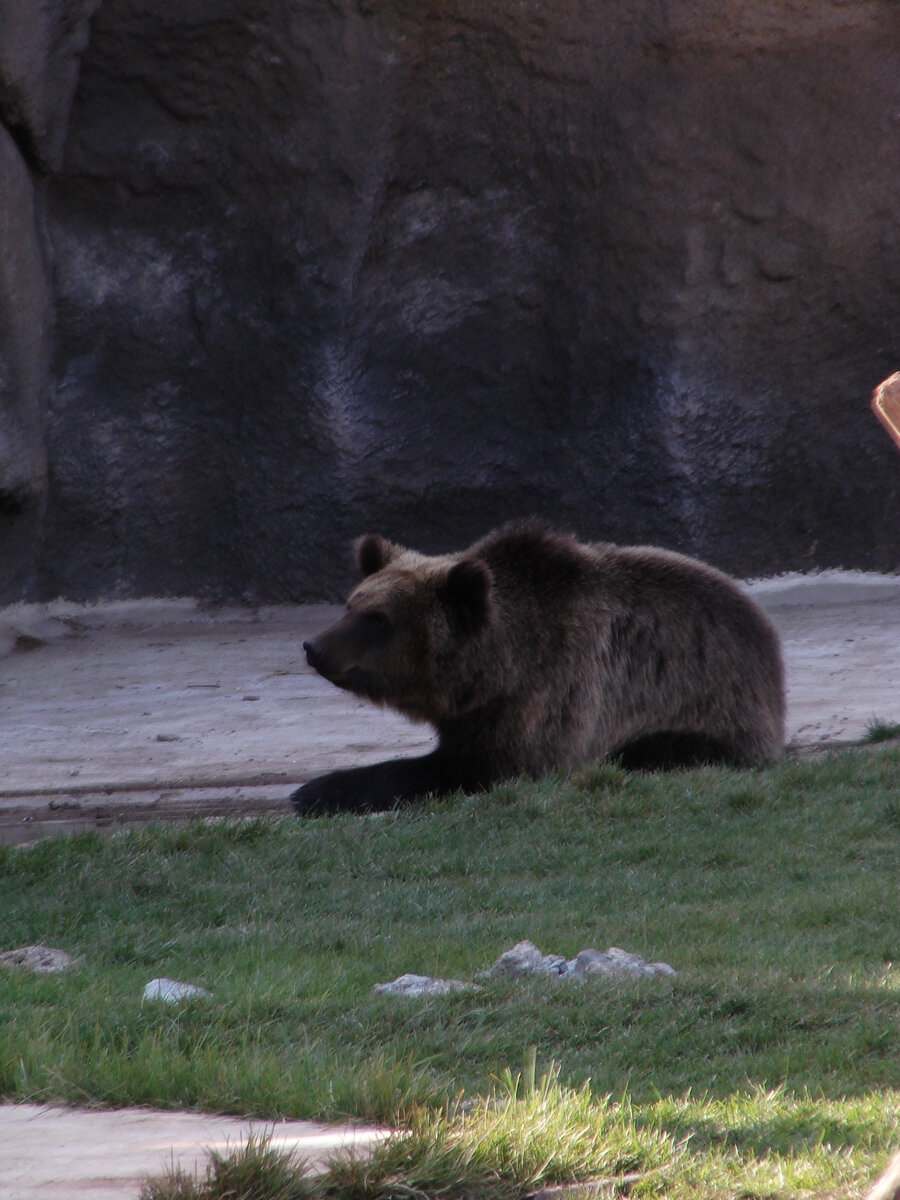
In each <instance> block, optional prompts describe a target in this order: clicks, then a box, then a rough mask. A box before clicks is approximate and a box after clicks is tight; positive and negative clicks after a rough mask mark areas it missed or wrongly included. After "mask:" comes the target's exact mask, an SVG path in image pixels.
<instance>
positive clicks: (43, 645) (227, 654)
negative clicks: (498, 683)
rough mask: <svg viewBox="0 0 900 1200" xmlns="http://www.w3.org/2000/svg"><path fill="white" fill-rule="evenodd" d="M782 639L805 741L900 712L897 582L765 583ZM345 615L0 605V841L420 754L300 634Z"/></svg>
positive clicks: (262, 800) (199, 808) (792, 726)
mask: <svg viewBox="0 0 900 1200" xmlns="http://www.w3.org/2000/svg"><path fill="white" fill-rule="evenodd" d="M750 589H751V591H752V592H753V594H755V595H756V597H757V598H758V599H759V600H760V602H761V603H762V604H763V605H764V606H765V607H766V608H767V609H768V610H769V612H770V613H771V615H772V617H773V619H774V620H775V623H776V624H777V626H778V628H779V630H780V632H781V636H782V640H783V645H784V654H785V661H786V666H787V679H788V738H789V742H790V744H791V746H792V747H795V748H796V747H811V746H817V745H826V744H838V743H842V742H848V743H849V742H853V741H855V740H857V739H859V738H860V737H862V736H863V735H864V733H865V730H866V726H867V724H868V723H869V722H870V721H872V720H874V719H879V720H882V721H900V576H872V575H865V574H858V573H847V572H826V573H823V574H821V575H816V576H811V577H790V576H787V577H783V578H781V579H776V580H767V581H762V582H758V583H755V584H752V585H750ZM338 611H339V610H338V609H336V608H334V607H329V606H325V605H303V606H299V607H295V608H287V607H285V608H271V609H262V610H258V611H251V610H245V609H219V610H215V611H208V610H204V609H203V608H201V607H200V606H198V605H197V604H196V603H194V602H193V601H186V600H185V601H138V602H126V603H119V604H98V605H90V606H84V605H73V604H67V603H64V602H59V603H56V604H52V605H46V606H19V607H16V608H10V609H6V610H5V611H2V612H0V653H2V655H3V656H2V658H0V714H2V722H0V754H2V761H3V767H4V772H3V778H2V781H0V841H5V842H14V843H21V842H28V841H33V840H35V839H36V838H38V837H41V836H44V835H46V834H48V833H62V832H69V831H72V830H74V829H79V828H108V827H115V826H116V825H119V824H121V823H129V822H136V821H141V820H149V819H178V818H182V817H188V816H198V815H199V816H214V815H226V814H235V815H239V814H244V813H250V812H280V811H284V812H286V811H288V804H287V798H288V796H289V794H290V792H291V790H292V789H293V788H295V787H296V786H297V785H298V784H300V783H302V782H303V781H304V780H307V779H309V778H311V777H312V776H314V775H316V774H319V773H321V772H323V771H327V770H330V769H332V768H334V767H338V766H348V765H353V764H356V763H363V762H367V761H374V760H376V759H378V758H381V757H384V756H387V755H391V754H402V753H410V754H415V753H422V752H424V751H426V750H427V749H428V748H429V747H430V746H431V745H432V744H433V739H432V735H431V732H430V730H429V729H428V728H426V727H424V726H415V725H412V724H410V723H409V722H407V721H406V720H404V719H403V718H402V717H398V716H396V715H394V714H391V713H388V712H386V711H383V710H380V709H377V708H375V707H373V706H371V705H369V704H366V703H364V702H362V701H359V700H357V699H355V698H354V697H352V696H349V695H348V694H346V693H344V692H341V691H339V690H338V689H337V688H334V687H332V686H330V685H329V684H327V683H326V682H325V681H324V680H322V679H320V678H319V677H318V676H317V675H316V674H315V673H314V672H313V671H312V670H311V669H310V668H309V667H308V666H307V665H306V662H305V659H304V656H303V651H302V648H301V643H302V640H303V638H304V637H307V636H309V635H310V634H311V633H314V632H315V631H317V630H318V629H320V628H322V627H323V626H324V625H326V624H328V623H329V622H330V621H332V620H333V619H334V618H335V616H336V614H337V612H338Z"/></svg>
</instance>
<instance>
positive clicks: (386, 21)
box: [0, 0, 900, 601]
mask: <svg viewBox="0 0 900 1200" xmlns="http://www.w3.org/2000/svg"><path fill="white" fill-rule="evenodd" d="M0 118H2V123H3V127H4V128H3V129H0V171H2V174H0V188H2V193H3V206H4V215H3V218H2V221H3V223H2V224H0V243H2V245H0V250H2V249H3V246H10V245H15V246H16V247H17V254H18V255H19V261H20V263H21V262H25V261H26V260H27V263H26V265H25V266H22V265H19V266H16V267H14V268H13V267H11V266H10V263H11V261H12V260H11V258H9V256H8V255H6V254H5V255H4V266H3V268H2V269H0V422H2V424H0V492H2V494H3V495H9V496H12V497H18V499H14V500H13V501H11V502H8V503H6V504H5V505H3V506H0V549H4V548H5V549H4V556H5V558H6V560H7V561H8V562H9V564H10V569H9V573H8V575H7V578H6V579H5V580H4V581H3V595H2V596H0V599H5V600H11V599H18V598H27V599H41V598H48V597H52V596H56V595H65V596H67V597H70V598H72V599H91V598H94V597H97V596H133V595H143V594H170V595H171V594H195V595H201V596H210V597H214V598H227V599H248V600H267V601H279V600H296V599H304V598H321V597H329V598H330V597H335V596H337V595H339V594H340V593H341V592H342V591H343V589H344V588H345V587H346V586H347V583H348V580H349V565H348V555H347V545H348V543H349V541H350V539H351V538H353V537H354V536H355V535H357V534H358V533H360V532H363V531H364V530H366V529H379V530H381V531H382V532H384V533H386V534H387V535H389V536H392V537H394V538H397V539H399V540H401V541H406V542H409V543H412V544H415V545H417V546H419V547H421V548H422V549H424V550H427V551H438V550H443V549H450V548H454V547H456V546H459V545H465V544H468V543H469V542H470V541H471V540H472V539H473V538H474V537H476V536H477V535H479V534H481V533H483V532H484V531H485V530H487V529H489V528H490V527H492V526H494V525H495V524H497V523H498V522H499V521H501V520H503V519H506V518H511V517H516V516H522V515H526V514H530V513H535V512H536V513H539V514H541V515H543V516H545V517H546V518H548V519H549V520H550V521H552V522H555V523H558V524H560V525H562V526H565V527H567V528H569V529H571V530H573V531H576V532H578V533H579V534H580V535H581V536H584V537H598V538H610V539H614V540H620V541H636V542H655V543H658V544H662V545H666V546H670V547H673V548H676V549H680V550H683V551H685V552H688V553H694V554H698V555H700V556H702V557H705V558H707V559H709V560H711V561H713V562H715V563H716V564H717V565H719V566H722V567H724V568H725V569H728V570H731V571H734V572H736V573H738V574H742V575H758V574H763V573H771V572H775V571H782V570H809V569H812V568H819V567H829V566H844V567H860V568H867V569H876V570H888V571H890V570H895V569H897V568H898V567H900V524H898V522H897V520H896V512H897V506H898V500H900V470H898V463H897V459H896V450H895V448H894V447H893V446H892V445H891V444H890V442H889V441H888V439H886V438H885V436H884V433H883V431H882V430H881V429H880V428H879V427H878V426H877V424H876V422H875V421H874V420H873V418H872V416H871V413H870V411H869V405H868V402H869V397H870V395H871V392H872V389H873V388H874V387H875V385H876V384H877V383H878V382H879V381H880V380H881V379H883V378H885V377H886V376H887V375H889V374H890V373H891V372H892V371H893V370H896V369H897V366H898V360H900V193H898V191H897V188H896V180H897V178H900V13H898V10H897V6H896V5H895V4H892V3H887V2H885V0H854V2H847V0H822V3H820V4H816V5H809V4H807V3H805V2H803V0H790V2H788V3H785V2H784V0H777V2H776V0H766V2H764V3H762V4H758V5H745V4H742V3H738V0H729V2H726V3H724V4H723V3H721V2H718V0H717V2H715V3H714V2H713V0H671V2H670V3H666V4H660V3H659V2H658V0H637V2H636V3H634V4H629V5H627V6H623V5H621V4H619V3H617V2H616V0H599V2H598V3H594V4H591V5H584V4H583V3H581V2H580V0H560V2H559V3H555V4H552V5H549V4H542V3H538V2H537V0H527V2H526V3H522V2H521V0H496V2H495V3H492V4H490V5H484V4H483V3H481V2H480V0H444V2H442V3H441V4H440V5H438V4H435V3H433V2H432V0H391V2H390V3H389V2H388V0H332V2H331V3H329V4H328V5H325V6H323V5H321V4H320V3H313V0H272V3H270V4H268V5H266V6H264V8H261V7H260V6H259V5H258V4H257V3H256V2H255V0H188V2H185V3H183V4H180V5H174V6H173V5H172V4H171V3H169V2H168V0H115V3H111V2H109V0H106V2H105V3H98V0H82V2H81V3H70V2H68V0H56V2H52V0H39V2H35V0H0ZM4 139H5V140H4ZM4 239H5V241H4ZM23 280H25V281H26V282H24V283H23ZM23 297H25V300H24V302H23ZM23 431H24V432H23ZM23 497H24V500H23Z"/></svg>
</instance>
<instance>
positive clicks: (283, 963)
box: [0, 748, 900, 1191]
mask: <svg viewBox="0 0 900 1200" xmlns="http://www.w3.org/2000/svg"><path fill="white" fill-rule="evenodd" d="M898 914H900V751H898V749H896V748H889V749H886V750H884V751H881V752H874V751H873V752H869V753H859V754H853V755H844V756H840V757H835V758H833V759H829V760H825V761H823V762H819V763H810V764H802V763H796V762H788V763H785V764H783V765H781V766H779V767H777V768H773V769H771V770H768V771H764V772H743V773H734V772H726V771H713V770H708V771H700V772H692V773H686V774H683V775H670V776H664V775H661V776H656V777H649V776H626V775H625V774H623V773H622V772H619V771H618V770H616V769H614V768H609V767H602V768H595V769H590V770H588V771H586V772H584V773H583V774H582V775H581V776H580V777H579V778H578V779H577V780H575V781H572V782H563V781H559V780H557V781H549V782H544V783H542V784H536V785H531V784H523V785H520V786H516V787H505V788H500V789H497V790H496V791H494V792H493V793H492V794H491V795H490V796H488V797H473V798H462V797H458V798H455V799H452V800H450V801H447V802H443V803H437V804H434V805H432V806H429V807H423V808H420V809H417V810H415V809H414V810H407V811H403V812H400V813H396V814H391V815H388V816H386V817H380V818H370V819H355V818H341V819H326V820H318V821H309V822H306V823H303V824H301V823H294V822H289V821H286V822H269V821H266V822H251V823H248V824H234V825H228V824H225V825H219V826H208V827H192V828H168V829H166V828H159V829H143V830H140V831H136V832H131V833H126V834H121V835H117V836H115V837H113V838H110V839H108V840H101V839H99V838H96V837H94V836H88V837H79V838H75V839H71V840H59V841H48V842H43V843H41V844H39V845H38V846H36V847H34V848H32V849H30V850H27V851H13V850H0V949H5V948H9V947H13V946H17V945H22V944H25V943H33V942H43V943H45V944H48V945H54V946H58V947H61V948H63V949H66V950H68V951H69V952H71V953H78V954H80V955H82V956H83V960H82V963H81V965H80V967H79V969H78V971H77V972H75V973H72V974H70V975H68V976H64V977H46V978H35V977H32V976H27V975H23V974H19V973H15V974H5V973H4V974H2V975H0V1094H2V1095H4V1096H6V1097H14V1098H18V1099H25V1098H29V1099H49V1098H62V1099H67V1100H73V1101H77V1102H97V1103H103V1104H110V1103H153V1104H159V1105H187V1106H196V1107H202V1108H209V1109H215V1110H220V1111H232V1112H249V1113H255V1114H261V1115H265V1116H276V1115H282V1114H285V1115H287V1114H290V1115H297V1116H317V1117H335V1116H339V1115H344V1114H350V1115H356V1116H362V1117H370V1118H378V1119H388V1120H398V1119H401V1120H402V1119H403V1118H404V1117H408V1116H409V1114H410V1113H411V1112H412V1111H413V1110H414V1109H415V1107H416V1106H417V1105H418V1104H420V1103H422V1102H427V1103H433V1102H435V1101H438V1100H446V1099H448V1098H449V1097H451V1096H454V1095H456V1094H457V1092H458V1091H459V1089H460V1088H465V1089H466V1092H467V1093H468V1094H470V1095H471V1094H473V1093H482V1094H483V1093H485V1092H487V1091H488V1090H489V1088H490V1087H491V1084H492V1079H493V1078H495V1077H497V1076H498V1075H500V1074H501V1073H502V1072H503V1070H504V1069H505V1068H506V1067H508V1066H516V1065H517V1064H519V1063H521V1061H522V1055H523V1051H524V1049H525V1047H528V1046H530V1045H535V1046H536V1047H537V1054H538V1064H539V1069H540V1068H542V1067H545V1066H546V1065H547V1064H548V1063H549V1062H551V1061H555V1062H557V1063H558V1064H559V1067H560V1081H561V1082H562V1083H563V1084H570V1085H580V1084H581V1083H582V1082H583V1081H584V1080H585V1079H586V1078H588V1077H589V1078H590V1080H591V1087H592V1089H593V1092H594V1094H595V1095H597V1096H601V1097H602V1096H605V1095H607V1094H611V1095H612V1097H613V1098H614V1101H616V1102H617V1112H619V1113H621V1114H624V1113H625V1112H626V1111H627V1112H629V1113H631V1114H632V1117H630V1118H629V1119H633V1116H634V1113H635V1112H637V1113H638V1114H639V1118H640V1124H641V1126H642V1128H644V1129H646V1130H650V1129H653V1130H655V1131H656V1132H657V1133H659V1132H660V1130H663V1131H664V1132H668V1133H671V1135H672V1136H673V1137H677V1138H681V1139H683V1138H684V1137H685V1136H687V1135H688V1134H690V1135H691V1143H690V1145H691V1146H692V1147H693V1148H694V1149H695V1151H696V1152H697V1153H701V1155H702V1156H705V1157H704V1158H703V1161H704V1162H707V1163H709V1162H711V1161H712V1159H710V1157H709V1156H710V1154H712V1152H713V1150H715V1155H720V1154H724V1155H725V1158H726V1159H727V1158H728V1156H729V1155H731V1156H732V1157H733V1156H735V1155H737V1156H738V1158H739V1159H740V1160H741V1162H742V1163H743V1166H742V1167H741V1170H742V1171H745V1172H746V1170H749V1169H750V1168H749V1166H748V1164H751V1163H753V1162H756V1163H759V1162H760V1161H761V1157H760V1156H763V1157H765V1155H766V1153H767V1150H770V1151H771V1152H772V1153H776V1154H778V1155H782V1154H783V1155H787V1156H788V1157H789V1158H790V1157H791V1156H792V1155H794V1154H795V1150H796V1148H797V1147H803V1154H804V1155H805V1156H806V1157H805V1158H804V1162H806V1159H807V1158H808V1157H809V1156H810V1155H811V1156H812V1158H813V1159H814V1158H815V1155H816V1153H819V1154H820V1155H821V1154H822V1153H824V1151H821V1150H819V1151H817V1150H816V1146H817V1145H818V1146H828V1147H831V1148H833V1147H837V1148H838V1149H836V1150H834V1153H835V1154H838V1155H839V1153H840V1150H839V1148H840V1147H841V1146H843V1145H849V1146H854V1147H856V1148H857V1150H858V1151H859V1153H861V1154H862V1155H863V1157H862V1159H860V1160H858V1162H859V1163H864V1164H871V1162H874V1161H875V1160H876V1159H878V1158H879V1155H880V1156H882V1157H883V1154H884V1150H885V1147H886V1146H887V1144H888V1142H889V1140H890V1138H891V1137H892V1136H896V1121H897V1105H898V1096H900V1092H898V1091H895V1090H894V1089H900V970H898V969H896V968H895V967H894V966H893V965H892V964H894V963H898V962H900V916H898ZM525 937H528V938H530V939H531V940H532V941H534V942H535V943H536V944H537V945H538V946H539V947H540V948H541V950H543V951H544V952H545V953H546V952H549V951H553V952H558V953H563V954H566V955H569V956H571V955H573V954H574V953H575V952H577V951H578V950H579V949H581V948H583V947H585V946H595V947H597V948H599V949H605V948H606V947H607V946H608V945H609V944H615V945H618V946H622V947H624V948H626V949H628V950H634V951H638V952H639V953H641V954H643V955H644V956H645V957H647V958H651V959H657V958H661V959H665V960H666V961H668V962H670V963H671V964H672V965H673V966H675V967H676V968H677V969H678V971H679V976H678V978H677V979H676V980H674V981H664V980H659V981H650V982H643V983H640V984H635V983H618V984H610V983H607V982H601V981H594V982H590V983H588V984H587V985H571V984H569V985H561V984H559V983H557V982H554V981H550V980H543V981H537V982H534V983H526V984H521V983H520V984H503V983H493V984H490V985H489V986H487V987H485V988H483V989H482V990H481V991H478V992H476V993H472V994H467V995H457V996H451V997H447V998H444V999H439V1000H433V1001H428V1002H422V1001H418V1002H417V1001H398V1000H395V999H392V998H390V997H382V996H376V995H374V994H373V992H372V984H374V983H376V982H379V981H383V980H389V979H392V978H394V977H395V976H397V975H399V974H401V973H403V972H405V971H413V972H417V973H424V974H433V975H442V976H445V977H450V976H454V977H461V978H467V979H471V978H473V977H474V975H475V973H476V972H477V971H478V970H480V969H482V968H484V967H486V966H487V965H489V964H490V963H491V962H492V961H493V959H494V958H495V957H496V956H497V955H498V954H499V953H500V952H501V951H502V950H505V949H508V948H509V947H510V946H511V945H512V944H513V943H515V942H516V941H518V940H520V939H522V938H525ZM157 975H168V976H172V977H174V978H177V979H183V980H188V981H191V982H194V983H200V984H203V985H204V986H205V987H207V988H209V989H210V990H211V991H212V993H213V998H212V999H211V1000H209V1001H205V1002H202V1003H192V1004H189V1005H185V1006H183V1007H182V1008H180V1009H177V1010H172V1009H170V1008H168V1007H165V1006H163V1005H161V1004H158V1003H150V1004H145V1005H142V1004H141V991H142V988H143V985H144V984H145V983H146V982H147V981H148V980H149V979H150V978H152V977H154V976H157ZM773 1089H774V1090H773ZM619 1100H622V1103H618V1101H619ZM830 1152H831V1151H829V1153H830ZM691 1161H693V1160H691ZM723 1161H724V1160H723ZM829 1161H830V1160H829ZM836 1161H837V1160H836ZM760 1169H761V1168H760ZM804 1169H806V1168H804ZM810 1169H811V1170H812V1168H811V1167H810ZM833 1169H834V1168H833V1167H829V1169H828V1171H826V1173H825V1174H824V1175H823V1174H822V1173H821V1172H819V1173H816V1171H813V1177H814V1179H815V1180H818V1182H817V1183H814V1184H813V1185H812V1187H813V1190H816V1189H817V1188H821V1187H825V1186H826V1184H825V1183H823V1182H822V1181H823V1180H826V1179H832V1183H833V1182H834V1180H833V1178H832V1176H831V1175H830V1174H829V1172H830V1171H832V1170H833ZM853 1169H854V1170H855V1169H857V1168H856V1167H853ZM860 1169H861V1168H860ZM848 1170H850V1168H849V1167H848ZM688 1174H689V1172H688ZM726 1175H728V1172H727V1171H726ZM851 1175H852V1170H851ZM684 1178H687V1175H685V1176H684ZM729 1178H730V1176H729ZM707 1182H708V1181H707ZM710 1186H712V1185H710ZM723 1186H725V1185H723ZM730 1186H731V1185H730V1184H729V1185H728V1186H726V1187H725V1190H726V1191H728V1190H729V1188H730ZM742 1186H744V1187H746V1186H748V1185H747V1184H746V1181H745V1183H744V1184H743V1185H742ZM766 1186H767V1187H768V1185H766ZM827 1186H831V1185H830V1184H828V1185H827ZM716 1187H718V1185H716ZM797 1187H799V1188H800V1190H802V1187H801V1185H800V1184H797ZM793 1189H794V1185H793V1184H792V1185H790V1187H789V1189H788V1190H793ZM707 1190H708V1188H707ZM764 1190H765V1189H764ZM751 1191H752V1188H751Z"/></svg>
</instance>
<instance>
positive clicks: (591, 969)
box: [375, 941, 678, 996]
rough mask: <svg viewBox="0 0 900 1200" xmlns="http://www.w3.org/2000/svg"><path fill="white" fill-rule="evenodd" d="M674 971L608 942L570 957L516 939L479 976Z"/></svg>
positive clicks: (389, 990)
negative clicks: (543, 951) (601, 947)
mask: <svg viewBox="0 0 900 1200" xmlns="http://www.w3.org/2000/svg"><path fill="white" fill-rule="evenodd" d="M677 974H678V972H677V971H676V970H675V968H674V967H670V966H669V964H668V963H664V962H647V961H646V959H644V958H642V957H641V956H640V954H631V953H629V951H627V950H620V949H619V947H618V946H610V947H609V949H608V950H603V951H601V950H592V949H589V950H582V951H580V952H579V953H578V954H576V955H575V957H574V958H571V959H567V958H565V956H564V955H561V954H542V953H541V952H540V950H539V949H538V948H537V946H535V944H534V942H529V941H524V942H517V943H516V945H515V946H513V948H512V949H511V950H506V951H505V952H504V953H503V954H501V955H500V957H499V958H498V959H497V961H496V962H495V963H494V964H493V966H492V967H489V968H488V970H486V971H482V972H480V974H479V975H478V978H479V979H485V980H490V979H521V978H523V977H525V976H532V975H549V976H551V977H552V978H554V979H582V980H583V979H587V978H588V977H589V976H592V975H598V976H603V977H605V978H607V979H659V978H672V977H674V976H676V975H677ZM476 987H477V985H476V984H473V983H466V982H464V981H463V980H461V979H432V978H431V977H430V976H428V975H401V976H399V977H398V978H397V979H395V980H394V981H393V982H392V983H376V984H375V991H376V992H383V993H386V994H388V995H395V996H445V995H447V994H448V993H450V992H460V991H472V990H474V989H475V988H476Z"/></svg>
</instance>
